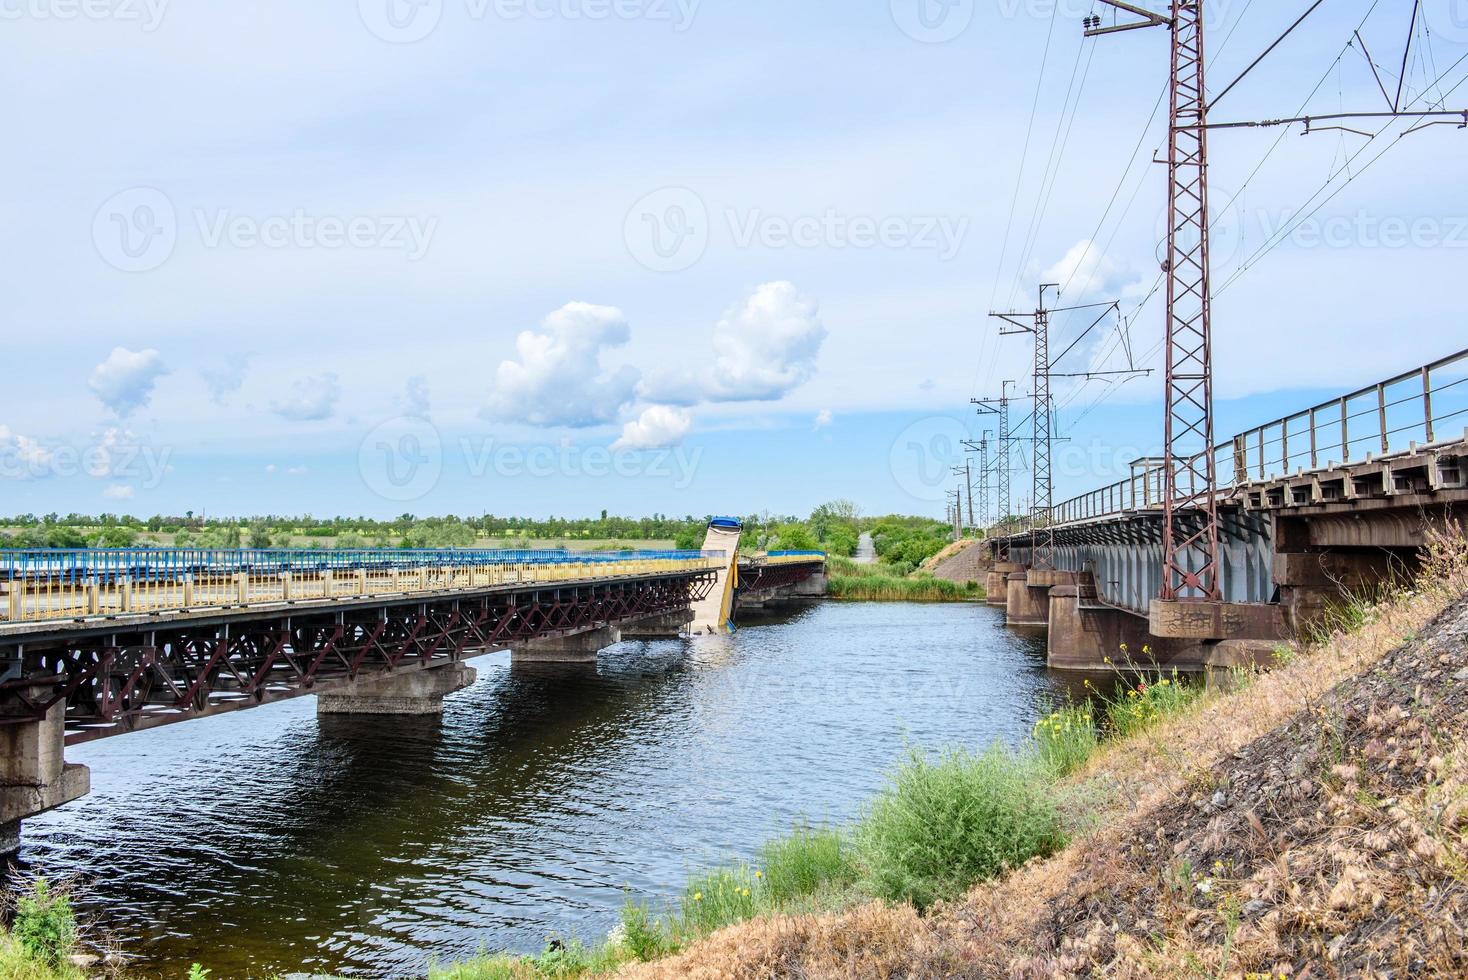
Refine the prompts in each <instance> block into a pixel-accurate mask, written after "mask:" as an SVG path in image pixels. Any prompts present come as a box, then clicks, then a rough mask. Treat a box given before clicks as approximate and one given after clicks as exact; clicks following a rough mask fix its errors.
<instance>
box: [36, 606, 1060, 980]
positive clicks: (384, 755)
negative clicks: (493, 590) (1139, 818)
mask: <svg viewBox="0 0 1468 980" xmlns="http://www.w3.org/2000/svg"><path fill="white" fill-rule="evenodd" d="M991 612H992V611H990V610H984V609H979V608H973V609H958V608H949V609H945V610H922V609H920V608H917V607H912V608H911V609H910V610H903V609H899V608H896V607H890V608H886V609H874V608H870V607H863V606H849V607H847V608H844V609H843V608H840V607H839V606H837V605H836V604H825V605H821V606H816V607H810V608H798V609H795V610H791V611H780V610H765V611H761V612H759V613H758V614H752V615H746V616H745V617H743V624H744V627H745V629H743V630H741V631H740V633H739V634H738V635H737V636H735V637H724V636H719V637H700V638H694V639H691V640H690V639H684V640H676V641H674V640H670V641H652V642H629V643H624V644H619V645H618V646H616V647H613V648H610V649H609V650H607V651H604V653H603V655H602V656H601V658H600V660H599V662H598V663H597V664H594V665H593V664H587V665H548V664H535V665H516V666H514V667H511V666H510V664H509V663H508V660H509V658H508V655H507V654H503V653H501V654H492V655H489V656H487V657H484V658H480V659H479V660H478V661H476V662H475V666H477V667H479V668H480V679H479V681H478V682H477V683H476V684H475V685H474V686H473V687H471V688H470V689H468V690H466V691H464V692H462V693H460V694H458V695H455V696H453V697H451V698H450V699H448V701H447V702H446V705H445V712H444V715H443V717H442V718H390V717H367V716H323V717H320V718H317V717H316V716H315V714H314V709H315V705H314V700H313V699H310V698H304V699H300V700H299V701H295V702H286V703H283V704H280V705H276V706H272V707H269V708H265V709H260V710H258V711H250V712H241V713H239V714H235V715H226V716H220V717H218V718H214V719H209V720H206V721H200V722H191V723H187V724H182V725H178V726H173V727H165V728H162V729H158V730H155V731H150V732H143V733H138V734H135V735H129V736H126V737H123V738H117V739H111V740H104V741H101V742H97V743H92V744H90V745H87V746H83V747H81V749H80V750H79V751H74V752H73V755H74V756H75V758H76V761H80V762H85V763H87V764H89V765H91V766H92V767H93V776H94V790H93V793H92V795H91V796H89V797H86V798H84V799H83V800H80V801H78V802H77V803H75V804H72V805H70V806H68V807H64V808H62V809H61V810H58V811H55V812H53V813H51V814H47V815H45V816H44V817H41V818H37V819H36V820H33V821H31V822H29V823H28V825H27V836H26V846H25V850H24V851H23V860H24V864H22V865H21V866H19V867H18V868H17V869H15V872H14V873H16V874H27V873H33V872H35V871H45V872H47V873H61V874H66V873H75V874H77V875H79V876H80V878H81V881H80V885H81V889H82V890H81V894H82V898H81V908H82V911H83V914H84V915H86V916H90V917H92V918H95V919H98V920H101V921H103V922H104V923H105V925H107V926H108V927H109V928H111V929H113V930H115V931H116V933H117V934H118V936H119V938H120V939H122V940H123V942H124V948H126V949H127V950H128V951H129V952H132V953H136V954H140V955H141V956H143V957H144V959H145V963H144V966H145V967H146V968H147V969H149V970H154V969H156V970H158V971H160V972H167V973H169V974H173V975H176V974H178V973H181V972H184V971H186V969H187V964H188V963H190V962H193V961H198V962H202V963H204V964H205V965H207V966H211V967H213V968H215V969H216V971H217V972H216V975H219V976H243V975H246V974H247V973H248V974H253V975H265V974H269V973H271V972H276V971H279V972H290V971H294V970H299V969H306V970H317V971H321V972H325V971H327V970H331V971H335V972H353V971H355V972H358V973H362V974H364V975H373V976H382V975H392V976H397V975H410V974H414V973H419V972H421V971H422V969H423V967H424V965H425V963H426V961H427V958H428V955H429V954H428V952H427V951H432V950H437V951H440V952H442V953H444V954H445V955H467V954H469V953H472V952H473V951H474V948H475V946H477V945H478V944H479V943H480V942H481V941H488V942H490V943H492V944H494V945H496V946H510V947H512V948H517V949H532V948H536V947H538V946H539V945H541V944H542V943H543V941H544V938H545V934H546V931H547V928H548V927H549V928H552V929H554V930H556V931H560V932H563V933H564V932H572V933H576V934H579V935H581V936H582V937H583V938H586V939H588V940H595V939H596V938H598V936H599V935H600V933H602V932H604V931H605V929H606V928H607V927H608V926H609V925H610V924H611V921H612V920H613V919H614V918H615V910H616V909H617V908H618V907H619V906H620V904H621V902H622V900H623V897H624V894H625V893H626V892H628V891H630V893H631V894H634V895H639V896H643V895H648V894H666V893H667V889H668V887H669V885H670V883H676V882H678V881H681V880H682V878H683V876H684V874H685V873H686V871H687V870H688V869H689V868H690V867H692V866H695V865H698V864H701V863H703V862H704V861H706V860H708V859H710V858H713V857H717V856H719V853H720V852H723V851H724V850H725V849H726V848H727V849H734V848H748V847H750V846H753V845H755V844H757V843H758V841H759V838H760V837H761V836H762V835H764V834H766V833H768V832H770V823H771V820H772V815H773V814H777V813H778V814H782V815H785V816H781V817H780V818H779V820H780V822H785V821H788V820H789V819H791V818H792V816H791V815H793V814H799V813H802V812H803V813H806V814H808V815H810V816H812V817H814V818H817V819H819V818H821V817H822V816H823V815H825V814H827V813H829V812H830V807H833V806H835V807H838V808H839V809H840V812H841V813H842V814H844V813H846V812H849V811H850V808H851V806H852V801H856V800H860V799H861V798H864V797H865V796H866V795H867V794H868V793H869V792H870V790H871V788H872V787H873V786H874V785H875V783H876V781H877V780H878V779H879V776H880V770H881V768H882V767H884V766H885V765H886V764H887V763H888V760H889V759H890V758H891V757H892V755H893V753H894V752H896V751H899V748H898V747H899V746H900V743H901V741H903V740H905V739H906V738H908V737H909V735H910V736H911V737H917V738H920V740H923V741H926V740H929V739H930V738H932V737H933V735H934V734H942V733H946V732H949V731H955V732H965V731H967V732H971V733H972V734H971V735H970V736H966V737H968V738H970V739H971V740H974V741H986V740H987V739H988V738H991V737H996V736H997V735H1001V734H1005V735H1006V737H1014V736H1015V735H1016V733H1020V732H1023V731H1026V730H1027V728H1028V725H1029V724H1030V723H1031V721H1032V716H1033V712H1034V711H1035V710H1036V705H1038V703H1039V702H1040V701H1041V700H1042V699H1043V697H1046V696H1049V695H1051V694H1054V693H1055V692H1056V691H1057V690H1058V687H1057V686H1056V683H1055V682H1054V681H1053V679H1050V678H1048V677H1047V676H1046V675H1047V672H1046V670H1045V668H1044V656H1043V643H1041V645H1040V647H1039V651H1038V656H1037V653H1036V649H1035V644H1034V641H1033V639H1031V638H1022V637H1017V636H1015V635H1013V634H1010V633H1008V631H1005V630H1004V629H1003V626H1002V616H1000V617H999V624H998V625H997V626H996V625H995V619H994V617H993V616H992V615H991ZM913 617H918V618H917V619H914V618H913ZM930 619H931V620H935V621H937V622H938V623H939V626H938V627H935V626H934V625H933V624H931V623H928V622H927V620H930ZM904 637H906V639H904ZM909 642H911V643H912V645H913V646H912V652H909V651H908V650H907V645H908V643H909ZM955 667H958V668H961V669H955ZM955 684H957V685H958V686H956V687H955V686H954V685H955ZM1047 692H1049V693H1048V694H1047ZM904 717H906V718H908V719H909V720H908V721H902V720H901V719H902V718H904ZM908 726H926V727H924V728H921V729H918V728H910V727H908ZM985 733H988V734H985ZM837 756H840V758H837ZM863 759H865V760H866V761H862V760H863Z"/></svg>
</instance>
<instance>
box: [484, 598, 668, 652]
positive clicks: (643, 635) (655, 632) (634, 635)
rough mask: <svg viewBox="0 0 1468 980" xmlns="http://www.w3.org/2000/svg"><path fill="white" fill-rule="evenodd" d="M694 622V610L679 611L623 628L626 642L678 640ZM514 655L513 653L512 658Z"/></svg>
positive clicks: (641, 620)
mask: <svg viewBox="0 0 1468 980" xmlns="http://www.w3.org/2000/svg"><path fill="white" fill-rule="evenodd" d="M691 622H693V610H692V609H678V610H675V611H673V612H670V613H660V614H659V615H657V616H650V617H648V618H647V619H640V620H638V621H637V622H635V623H627V624H626V625H624V626H623V627H622V628H621V633H622V639H624V640H676V639H677V638H678V637H679V636H681V635H683V634H684V633H687V632H688V624H689V623H691ZM513 656H514V654H513V653H511V657H513Z"/></svg>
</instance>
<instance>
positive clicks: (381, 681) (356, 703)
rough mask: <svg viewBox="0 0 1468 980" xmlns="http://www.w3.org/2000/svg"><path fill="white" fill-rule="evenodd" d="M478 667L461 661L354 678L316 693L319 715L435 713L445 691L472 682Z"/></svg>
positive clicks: (446, 693) (451, 692)
mask: <svg viewBox="0 0 1468 980" xmlns="http://www.w3.org/2000/svg"><path fill="white" fill-rule="evenodd" d="M476 676H477V671H475V669H474V668H473V667H466V666H464V665H463V664H453V665H450V666H445V667H435V668H433V669H431V670H415V671H410V672H408V673H405V674H390V675H388V676H387V677H375V678H371V679H366V680H360V681H354V682H352V683H351V684H348V685H346V686H344V687H342V688H340V689H338V690H335V691H332V692H330V693H326V694H318V695H317V696H316V713H317V714H318V715H436V714H440V713H442V711H443V699H444V696H445V695H448V694H453V693H454V692H455V691H462V690H463V689H464V688H466V687H468V686H469V685H471V684H473V683H474V679H475V677H476Z"/></svg>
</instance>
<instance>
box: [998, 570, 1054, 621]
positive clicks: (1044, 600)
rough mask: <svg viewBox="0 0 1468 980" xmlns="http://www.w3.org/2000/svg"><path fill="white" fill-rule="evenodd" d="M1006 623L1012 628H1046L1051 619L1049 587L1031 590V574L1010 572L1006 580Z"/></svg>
mask: <svg viewBox="0 0 1468 980" xmlns="http://www.w3.org/2000/svg"><path fill="white" fill-rule="evenodd" d="M1005 589H1006V591H1005V607H1004V621H1005V622H1006V623H1007V624H1009V625H1010V626H1044V625H1045V623H1046V622H1047V621H1048V620H1049V618H1050V590H1049V588H1048V587H1041V588H1035V589H1032V588H1030V578H1029V573H1028V572H1024V571H1019V572H1010V573H1009V575H1008V576H1006V578H1005Z"/></svg>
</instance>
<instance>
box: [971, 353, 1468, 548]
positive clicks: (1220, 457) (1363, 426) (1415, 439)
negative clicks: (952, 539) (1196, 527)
mask: <svg viewBox="0 0 1468 980" xmlns="http://www.w3.org/2000/svg"><path fill="white" fill-rule="evenodd" d="M1454 419H1459V420H1462V421H1464V422H1468V350H1462V351H1459V352H1458V353H1456V354H1452V355H1450V356H1448V357H1445V358H1442V359H1441V360H1437V361H1433V362H1432V363H1431V364H1426V365H1424V366H1422V367H1420V368H1416V369H1414V370H1411V371H1407V372H1405V373H1403V374H1399V375H1397V376H1396V377H1393V378H1389V379H1387V380H1385V381H1381V382H1378V383H1376V384H1374V385H1368V386H1367V387H1365V388H1361V389H1359V390H1357V391H1354V392H1352V393H1350V394H1348V395H1342V396H1341V397H1340V398H1335V399H1332V400H1330V401H1327V402H1322V403H1321V404H1319V405H1316V406H1314V407H1313V408H1308V409H1305V410H1304V411H1301V412H1296V413H1294V414H1293V415H1287V416H1284V417H1283V418H1278V419H1275V420H1274V421H1272V422H1267V423H1265V424H1264V425H1260V426H1256V427H1254V428H1252V429H1248V430H1245V431H1244V432H1241V433H1239V434H1238V435H1236V436H1234V437H1233V438H1232V439H1230V440H1229V441H1227V442H1224V443H1220V444H1218V445H1217V446H1215V447H1214V448H1213V454H1214V465H1215V467H1216V472H1217V480H1218V486H1219V489H1220V490H1221V491H1225V492H1226V491H1228V490H1233V489H1237V488H1239V487H1242V486H1243V485H1245V484H1247V483H1251V482H1255V481H1262V480H1269V479H1273V478H1277V477H1281V476H1286V475H1289V474H1291V473H1294V472H1298V471H1302V470H1316V469H1321V468H1328V467H1330V466H1335V465H1341V464H1345V463H1355V462H1361V461H1363V460H1365V459H1366V458H1367V457H1368V456H1371V457H1378V456H1382V455H1386V454H1388V453H1392V452H1396V451H1400V450H1403V449H1406V448H1409V447H1410V445H1413V444H1428V443H1433V442H1436V441H1437V440H1438V439H1440V438H1442V437H1444V436H1445V435H1446V433H1447V431H1448V430H1447V424H1448V423H1450V422H1452V420H1454ZM1464 435H1465V433H1464V432H1461V431H1459V432H1457V433H1456V435H1455V437H1463V436H1464ZM1197 458H1198V457H1194V460H1196V459H1197ZM1196 469H1197V467H1193V466H1188V465H1182V466H1179V467H1178V475H1179V477H1180V478H1186V479H1189V480H1191V479H1192V478H1193V474H1194V472H1195V470H1196ZM1164 484H1165V473H1164V471H1163V461H1162V460H1161V459H1144V460H1138V461H1136V462H1135V463H1133V464H1132V473H1131V476H1129V477H1127V478H1126V479H1124V480H1119V481H1117V482H1116V483H1113V484H1110V485H1108V486H1104V487H1101V488H1099V489H1097V490H1092V491H1090V492H1088V493H1083V494H1081V495H1080V496H1078V497H1072V498H1070V499H1069V500H1064V501H1061V502H1060V503H1058V504H1055V505H1054V506H1053V507H1052V508H1051V509H1050V512H1049V515H1048V518H1049V519H1048V522H1047V521H1044V520H1043V519H1041V516H1040V515H1031V516H1030V517H1025V518H1020V519H1017V520H1015V521H1010V522H1007V523H1006V524H1004V525H995V526H994V527H993V528H991V529H990V532H989V533H990V536H1012V535H1016V534H1023V533H1026V532H1028V531H1030V530H1032V529H1033V528H1035V527H1038V526H1044V524H1045V523H1049V524H1053V525H1060V524H1074V523H1079V522H1082V521H1090V520H1098V519H1102V518H1106V517H1114V516H1116V515H1118V514H1124V513H1128V512H1134V511H1139V510H1150V509H1153V508H1160V507H1161V506H1162V498H1163V492H1164V491H1163V487H1164ZM1201 489H1202V488H1201V487H1198V486H1192V485H1190V486H1184V487H1180V488H1179V492H1178V495H1177V501H1178V502H1186V501H1190V500H1193V499H1195V498H1196V497H1198V496H1199V494H1200V491H1201Z"/></svg>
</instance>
